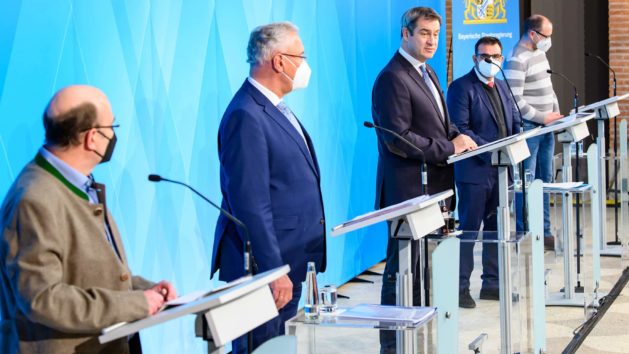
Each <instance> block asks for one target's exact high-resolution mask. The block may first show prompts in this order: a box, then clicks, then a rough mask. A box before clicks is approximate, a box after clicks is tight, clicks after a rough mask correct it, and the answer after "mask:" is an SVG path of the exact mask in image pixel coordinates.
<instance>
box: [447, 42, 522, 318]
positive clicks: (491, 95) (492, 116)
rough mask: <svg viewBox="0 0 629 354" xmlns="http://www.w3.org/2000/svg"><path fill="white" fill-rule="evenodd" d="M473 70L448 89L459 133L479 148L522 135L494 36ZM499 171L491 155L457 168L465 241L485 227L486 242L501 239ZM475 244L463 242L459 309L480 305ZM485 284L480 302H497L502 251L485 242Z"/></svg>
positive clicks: (479, 46) (480, 46) (479, 48)
mask: <svg viewBox="0 0 629 354" xmlns="http://www.w3.org/2000/svg"><path fill="white" fill-rule="evenodd" d="M472 58H473V60H474V68H473V69H472V70H471V71H470V72H469V73H467V74H466V75H464V76H462V77H460V78H459V79H457V80H455V81H454V82H452V84H451V85H450V87H449V88H448V110H449V111H450V114H451V115H452V122H453V123H454V124H456V126H457V127H458V129H459V131H460V132H461V133H463V134H467V135H469V136H470V137H471V138H472V139H473V140H474V141H475V142H476V143H477V144H478V145H484V144H487V143H490V142H492V141H495V140H498V139H501V138H504V137H507V136H510V135H513V134H517V133H519V132H520V118H519V116H518V112H517V108H516V106H515V103H514V102H513V100H512V99H511V95H510V93H509V89H508V87H507V85H506V84H505V82H504V81H502V80H499V79H496V78H494V76H495V75H496V74H497V73H498V72H499V71H500V69H499V68H498V66H496V65H494V64H490V63H487V62H485V59H488V58H489V59H491V60H492V61H493V62H494V63H495V64H497V65H501V64H502V61H503V57H502V44H501V43H500V40H498V39H497V38H494V37H483V38H481V39H479V40H478V42H476V46H475V55H473V56H472ZM497 178H498V171H497V169H496V168H495V167H493V166H492V165H491V153H485V154H482V155H478V156H475V157H471V158H468V159H466V160H463V161H460V162H457V163H455V164H454V179H455V181H456V187H457V191H458V196H459V205H458V208H457V210H458V212H459V220H460V222H461V224H460V229H461V230H463V231H474V232H464V234H463V235H462V236H461V238H462V239H475V238H476V237H477V236H478V233H477V231H478V230H480V226H481V223H482V224H483V231H485V232H484V233H483V239H496V226H497V225H496V223H497V215H496V214H497V211H496V210H497V208H498V194H499V190H498V180H497ZM473 251H474V242H467V243H466V242H462V243H461V257H460V259H461V261H460V265H459V306H460V307H464V308H473V307H476V303H475V302H474V299H472V297H471V295H470V275H471V274H472V270H473V269H474V255H473ZM482 279H483V285H482V288H481V292H480V298H481V299H485V300H498V249H497V247H496V244H495V243H484V244H483V275H482Z"/></svg>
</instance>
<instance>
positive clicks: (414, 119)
mask: <svg viewBox="0 0 629 354" xmlns="http://www.w3.org/2000/svg"><path fill="white" fill-rule="evenodd" d="M440 28H441V17H440V16H439V15H438V14H437V13H436V12H435V11H434V10H433V9H431V8H427V7H415V8H412V9H410V10H408V11H406V12H405V13H404V15H402V25H401V36H402V41H401V45H400V49H399V50H398V52H396V53H395V55H394V56H393V58H392V59H391V61H389V63H388V64H387V65H386V66H385V67H384V69H382V71H381V72H380V74H379V75H378V77H377V78H376V82H375V83H374V87H373V93H372V114H373V119H374V121H375V123H376V124H378V125H381V126H383V127H385V128H388V129H391V130H393V131H394V132H396V133H398V134H400V135H401V136H403V137H404V138H406V139H407V140H409V141H410V142H411V143H412V144H413V145H415V146H417V147H418V148H419V149H421V150H422V151H423V154H424V156H425V159H426V163H427V164H428V191H427V192H428V193H429V194H434V193H438V192H441V191H444V190H448V189H452V188H454V180H453V171H452V167H451V166H448V165H447V164H446V160H447V158H448V156H449V155H452V154H454V153H459V152H462V151H465V150H468V149H474V148H475V147H476V144H475V143H474V141H472V140H471V139H470V138H469V137H467V136H465V135H463V134H459V131H458V130H457V129H456V127H455V126H454V125H453V124H451V123H450V120H449V117H448V110H447V108H446V104H445V100H444V97H443V93H442V91H441V89H440V85H439V80H438V79H437V76H436V75H435V73H434V71H433V70H432V68H431V67H430V66H428V65H427V64H426V61H427V60H428V59H430V58H432V57H433V55H434V54H435V52H436V50H437V44H438V40H439V31H440ZM378 152H379V159H378V175H377V180H376V206H375V207H376V208H377V209H378V208H383V207H387V206H389V205H393V204H396V203H399V202H402V201H404V200H407V199H410V198H414V197H417V196H419V195H420V186H421V183H422V182H421V174H420V165H421V160H420V159H421V154H420V153H419V152H417V151H416V150H415V149H413V148H411V147H409V146H408V145H406V144H405V143H404V142H402V141H400V140H398V139H396V138H395V137H392V136H390V135H387V134H382V133H380V132H379V133H378ZM449 204H450V206H453V204H454V203H453V201H449ZM417 249H418V243H414V245H413V256H414V257H413V258H414V261H413V265H412V267H413V268H415V267H417V266H418V264H417V263H418V262H417V258H418V257H417ZM397 270H398V243H397V241H395V240H392V239H390V240H389V243H388V245H387V264H386V267H385V271H384V276H383V284H382V293H381V302H382V304H395V303H396V295H395V294H396V287H395V281H396V272H397ZM417 274H418V269H416V270H415V271H414V276H415V281H414V282H415V283H417V280H419V277H417ZM419 294H420V291H419V284H415V285H414V294H413V298H414V303H415V304H417V305H419ZM388 332H390V331H383V332H381V340H380V342H381V344H382V352H389V351H395V335H394V334H390V333H388Z"/></svg>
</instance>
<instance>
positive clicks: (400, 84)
mask: <svg viewBox="0 0 629 354" xmlns="http://www.w3.org/2000/svg"><path fill="white" fill-rule="evenodd" d="M426 67H427V71H428V74H429V76H430V78H431V79H432V81H433V83H434V85H435V86H436V87H437V88H439V87H440V86H439V80H438V79H437V76H436V75H435V72H434V71H433V69H432V68H431V67H430V66H428V65H426ZM439 92H440V95H439V99H440V100H441V103H442V105H443V110H444V113H445V117H443V116H442V115H441V113H440V111H439V108H438V106H437V102H436V101H435V99H434V97H433V95H432V93H431V91H430V89H429V88H428V85H426V83H425V82H424V80H423V79H422V77H421V76H420V75H419V72H417V69H415V68H413V66H412V65H411V63H409V62H408V60H406V59H405V58H404V57H403V56H402V55H401V54H400V53H399V52H396V53H395V55H394V56H393V58H392V59H391V61H389V63H388V64H387V65H386V66H385V67H384V69H382V71H381V72H380V74H379V75H378V77H377V78H376V82H375V83H374V86H373V91H372V106H371V107H372V114H373V120H374V122H375V123H376V124H378V125H381V126H383V127H385V128H388V129H391V130H393V131H395V132H396V133H398V134H400V135H402V136H403V137H405V138H406V139H407V140H409V141H410V142H411V143H412V144H414V145H415V146H417V147H418V148H420V149H421V150H422V151H423V152H424V156H425V158H426V163H427V165H428V193H429V194H435V193H438V192H442V191H444V190H447V189H451V188H454V176H453V171H452V166H449V165H446V160H447V158H448V156H449V155H452V154H453V153H454V145H452V143H451V142H450V140H452V139H454V138H455V137H456V136H457V135H459V131H458V130H457V129H456V127H455V126H454V125H453V124H451V123H450V120H449V117H448V109H447V107H446V103H445V99H444V97H443V94H442V93H441V90H440V89H439ZM378 152H379V158H378V175H377V177H376V205H375V207H376V208H382V207H386V206H389V205H393V204H396V203H400V202H402V201H405V200H407V199H411V198H414V197H417V196H418V195H419V194H420V186H421V174H420V161H421V160H420V159H419V154H418V152H417V151H416V150H414V149H413V148H411V147H409V146H408V145H407V144H405V143H403V142H402V141H399V139H396V138H395V137H392V136H390V135H389V134H387V133H382V132H380V131H378ZM452 199H453V198H452ZM453 206H454V202H452V204H451V209H454V208H453Z"/></svg>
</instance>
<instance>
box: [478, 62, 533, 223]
mask: <svg viewBox="0 0 629 354" xmlns="http://www.w3.org/2000/svg"><path fill="white" fill-rule="evenodd" d="M485 62H486V63H489V64H493V65H495V66H497V67H498V69H500V73H502V77H503V78H504V82H505V84H507V88H508V89H509V93H510V94H511V98H512V99H513V104H514V105H515V108H517V109H518V115H519V116H520V133H522V132H524V117H522V111H521V110H520V106H518V100H516V99H515V95H514V94H513V90H512V89H511V85H510V84H509V80H507V75H505V71H504V70H503V69H502V66H501V65H498V64H496V63H494V61H493V60H491V59H489V58H485ZM524 172H525V171H524V164H523V163H520V176H521V178H524ZM522 196H523V198H522V224H524V231H528V230H529V221H528V218H529V217H528V214H527V206H526V183H522Z"/></svg>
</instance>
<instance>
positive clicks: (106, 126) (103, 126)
mask: <svg viewBox="0 0 629 354" xmlns="http://www.w3.org/2000/svg"><path fill="white" fill-rule="evenodd" d="M93 128H96V129H99V128H111V129H112V130H113V129H114V128H120V124H113V125H96V126H93V127H92V128H90V129H93Z"/></svg>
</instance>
